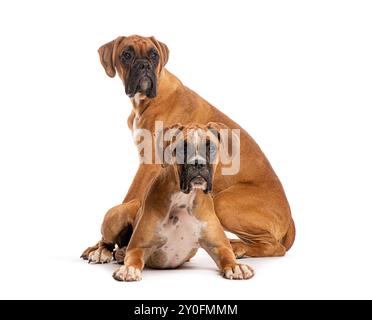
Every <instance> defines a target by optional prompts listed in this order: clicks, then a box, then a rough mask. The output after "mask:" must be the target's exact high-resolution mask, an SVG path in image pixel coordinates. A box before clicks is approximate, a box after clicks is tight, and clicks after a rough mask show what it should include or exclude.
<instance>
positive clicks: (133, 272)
mask: <svg viewBox="0 0 372 320" xmlns="http://www.w3.org/2000/svg"><path fill="white" fill-rule="evenodd" d="M112 276H113V278H114V279H115V280H118V281H139V280H141V279H142V273H141V270H140V269H137V268H135V267H132V266H129V267H127V266H122V267H120V268H119V269H117V270H116V271H115V272H114V273H113V275H112Z"/></svg>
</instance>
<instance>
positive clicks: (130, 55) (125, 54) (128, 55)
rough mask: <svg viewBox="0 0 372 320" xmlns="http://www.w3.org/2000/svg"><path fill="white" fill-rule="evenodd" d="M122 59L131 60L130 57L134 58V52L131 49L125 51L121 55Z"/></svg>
mask: <svg viewBox="0 0 372 320" xmlns="http://www.w3.org/2000/svg"><path fill="white" fill-rule="evenodd" d="M120 58H121V60H123V61H129V60H130V59H132V53H131V52H129V51H124V52H123V53H122V54H121V56H120Z"/></svg>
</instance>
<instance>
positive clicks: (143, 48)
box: [118, 36, 156, 55]
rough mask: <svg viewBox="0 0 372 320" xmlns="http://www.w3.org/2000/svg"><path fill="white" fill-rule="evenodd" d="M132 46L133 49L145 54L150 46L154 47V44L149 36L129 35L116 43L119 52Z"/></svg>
mask: <svg viewBox="0 0 372 320" xmlns="http://www.w3.org/2000/svg"><path fill="white" fill-rule="evenodd" d="M129 47H131V48H133V50H134V51H135V52H136V53H138V54H142V55H146V54H147V53H148V51H149V50H150V49H151V48H154V49H156V47H155V45H154V44H153V42H152V41H151V40H150V39H149V38H145V37H139V36H130V37H126V38H125V39H123V40H122V41H121V42H120V44H119V45H118V51H119V53H120V52H122V51H123V50H124V49H126V48H129Z"/></svg>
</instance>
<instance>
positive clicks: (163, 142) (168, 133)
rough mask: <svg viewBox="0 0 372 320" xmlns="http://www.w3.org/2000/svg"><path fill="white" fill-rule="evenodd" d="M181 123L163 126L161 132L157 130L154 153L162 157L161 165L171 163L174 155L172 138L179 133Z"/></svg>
mask: <svg viewBox="0 0 372 320" xmlns="http://www.w3.org/2000/svg"><path fill="white" fill-rule="evenodd" d="M182 129H183V125H182V124H180V123H177V124H174V125H172V126H170V127H167V128H164V130H163V134H160V133H159V132H158V134H157V140H156V149H157V150H156V153H157V154H158V155H159V156H161V157H162V167H165V166H166V165H168V164H171V163H172V158H173V156H174V154H173V153H174V151H175V147H174V142H175V141H174V140H175V138H176V137H177V136H178V134H180V133H181V130H182Z"/></svg>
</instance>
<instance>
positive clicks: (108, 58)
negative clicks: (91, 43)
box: [98, 37, 125, 78]
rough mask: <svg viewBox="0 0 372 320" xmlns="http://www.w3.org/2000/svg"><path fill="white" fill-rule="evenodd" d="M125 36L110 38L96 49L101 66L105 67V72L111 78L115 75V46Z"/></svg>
mask: <svg viewBox="0 0 372 320" xmlns="http://www.w3.org/2000/svg"><path fill="white" fill-rule="evenodd" d="M124 38H125V37H118V38H116V39H115V40H112V41H110V42H108V43H106V44H104V45H103V46H101V47H100V48H99V49H98V54H99V58H100V60H101V64H102V66H103V67H104V68H105V71H106V74H107V75H108V76H109V77H111V78H113V77H115V75H116V70H115V65H114V59H115V54H116V48H117V46H118V44H119V43H120V41H121V40H122V39H124Z"/></svg>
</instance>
